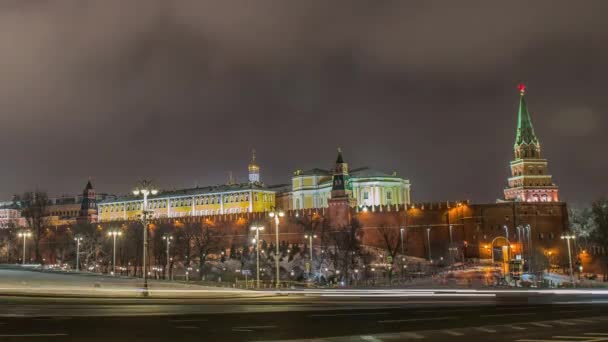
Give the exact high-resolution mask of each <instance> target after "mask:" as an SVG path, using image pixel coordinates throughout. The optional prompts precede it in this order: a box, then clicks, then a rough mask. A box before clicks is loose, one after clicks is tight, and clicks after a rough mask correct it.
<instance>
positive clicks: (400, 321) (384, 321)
mask: <svg viewBox="0 0 608 342" xmlns="http://www.w3.org/2000/svg"><path fill="white" fill-rule="evenodd" d="M454 318H456V317H454V316H446V317H431V318H407V319H387V320H383V321H378V323H405V322H424V321H443V320H448V319H454Z"/></svg>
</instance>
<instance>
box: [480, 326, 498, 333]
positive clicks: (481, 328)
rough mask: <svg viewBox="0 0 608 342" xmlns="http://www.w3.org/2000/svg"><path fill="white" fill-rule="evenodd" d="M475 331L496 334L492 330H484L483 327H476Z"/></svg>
mask: <svg viewBox="0 0 608 342" xmlns="http://www.w3.org/2000/svg"><path fill="white" fill-rule="evenodd" d="M475 329H477V330H479V331H483V332H486V333H495V332H496V330H494V329H490V328H484V327H476V328H475Z"/></svg>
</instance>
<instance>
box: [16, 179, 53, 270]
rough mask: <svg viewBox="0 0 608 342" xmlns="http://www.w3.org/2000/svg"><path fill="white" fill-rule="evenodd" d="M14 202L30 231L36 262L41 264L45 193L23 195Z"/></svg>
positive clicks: (45, 204) (46, 198)
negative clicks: (17, 205)
mask: <svg viewBox="0 0 608 342" xmlns="http://www.w3.org/2000/svg"><path fill="white" fill-rule="evenodd" d="M15 200H16V202H17V203H18V204H19V205H20V206H21V215H22V216H23V217H25V219H26V221H27V223H28V226H29V227H30V229H32V235H33V238H34V253H35V258H36V262H37V263H39V264H42V263H43V260H42V259H43V258H42V254H41V253H40V241H41V240H42V239H43V238H44V236H45V229H44V228H45V227H44V226H45V222H44V219H45V217H46V215H47V205H48V202H49V199H48V196H47V194H46V192H42V191H32V192H26V193H24V194H23V195H22V197H20V198H19V197H17V196H16V198H15Z"/></svg>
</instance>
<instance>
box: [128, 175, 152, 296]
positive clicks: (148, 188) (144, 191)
mask: <svg viewBox="0 0 608 342" xmlns="http://www.w3.org/2000/svg"><path fill="white" fill-rule="evenodd" d="M157 193H158V190H156V189H154V188H153V187H152V182H151V181H148V180H144V181H142V182H141V184H140V186H139V187H137V188H135V190H133V195H135V196H139V195H142V196H143V198H144V202H143V205H142V210H141V211H142V225H143V227H144V251H143V261H142V273H143V276H144V285H143V289H142V295H143V296H144V297H147V296H148V272H147V270H146V257H147V256H146V255H147V250H148V217H147V216H148V195H156V194H157Z"/></svg>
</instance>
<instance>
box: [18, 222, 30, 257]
mask: <svg viewBox="0 0 608 342" xmlns="http://www.w3.org/2000/svg"><path fill="white" fill-rule="evenodd" d="M17 235H18V236H19V237H22V238H23V260H22V262H21V264H22V265H25V239H27V238H29V237H32V233H31V232H30V231H29V230H26V231H23V232H19V233H18V234H17Z"/></svg>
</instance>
